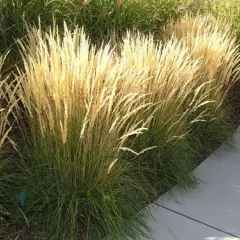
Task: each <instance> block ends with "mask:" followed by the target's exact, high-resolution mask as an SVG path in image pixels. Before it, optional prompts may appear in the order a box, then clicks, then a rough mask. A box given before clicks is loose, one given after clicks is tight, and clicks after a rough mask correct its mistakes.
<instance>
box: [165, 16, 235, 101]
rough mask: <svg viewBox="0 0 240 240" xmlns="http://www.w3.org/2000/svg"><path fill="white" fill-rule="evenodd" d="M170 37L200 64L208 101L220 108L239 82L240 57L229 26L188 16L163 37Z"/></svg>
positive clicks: (168, 27) (170, 27) (203, 17)
mask: <svg viewBox="0 0 240 240" xmlns="http://www.w3.org/2000/svg"><path fill="white" fill-rule="evenodd" d="M170 35H171V36H173V37H175V38H176V39H178V40H179V41H180V42H181V43H183V44H184V45H185V46H186V47H188V48H189V50H190V52H191V55H192V58H193V59H197V60H198V61H200V63H201V68H200V74H201V75H202V77H201V78H199V79H202V81H201V82H203V81H205V82H206V81H209V84H208V85H207V86H208V88H211V89H212V90H211V91H210V96H209V98H210V99H212V100H215V101H216V102H217V103H218V104H219V105H221V104H222V102H223V101H224V100H225V97H226V94H227V93H228V91H229V89H230V88H231V86H232V85H233V84H234V83H235V82H236V81H238V80H239V77H238V76H239V67H238V66H239V53H238V45H237V43H236V38H235V37H234V35H233V33H232V31H231V28H230V27H229V26H228V24H226V23H224V22H221V21H220V20H218V19H215V18H214V17H213V16H210V15H207V16H201V15H199V16H197V17H192V16H190V15H189V14H187V15H186V16H185V17H183V18H182V19H180V20H179V21H178V22H176V23H174V22H172V23H170V24H169V25H168V26H167V27H166V36H169V37H170Z"/></svg>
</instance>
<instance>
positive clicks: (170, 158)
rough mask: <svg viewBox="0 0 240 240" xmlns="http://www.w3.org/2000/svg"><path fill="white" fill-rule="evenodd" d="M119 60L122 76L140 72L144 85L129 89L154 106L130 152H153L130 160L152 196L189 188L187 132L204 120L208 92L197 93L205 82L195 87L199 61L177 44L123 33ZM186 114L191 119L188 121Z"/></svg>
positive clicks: (191, 162) (190, 152)
mask: <svg viewBox="0 0 240 240" xmlns="http://www.w3.org/2000/svg"><path fill="white" fill-rule="evenodd" d="M121 61H122V62H123V63H122V65H123V66H124V68H125V69H127V70H128V71H129V69H134V71H136V72H139V73H141V72H142V71H143V69H145V70H144V71H145V76H146V77H145V81H144V82H138V81H137V82H136V84H135V87H136V88H137V89H144V92H145V93H146V94H148V95H147V98H148V100H147V101H150V102H153V103H155V105H154V117H153V120H152V121H151V123H150V126H149V129H148V131H147V132H146V133H145V134H143V135H142V136H140V138H138V139H137V140H136V144H135V147H136V148H138V147H140V148H142V146H146V145H147V146H149V147H152V146H155V147H154V148H152V149H151V150H150V151H148V152H146V153H144V154H142V155H140V156H139V157H138V158H136V160H137V161H136V162H137V164H138V165H140V168H141V169H142V171H143V172H144V173H145V175H146V176H148V180H149V181H150V183H151V185H152V186H154V188H155V190H156V191H157V194H159V192H163V191H165V190H166V189H168V188H169V187H171V186H172V185H173V184H175V183H179V184H180V185H181V186H186V185H189V184H190V183H193V182H194V177H193V176H192V174H190V171H191V169H192V168H193V166H194V164H195V163H194V162H193V158H192V153H193V150H192V149H191V148H190V143H189V139H188V132H189V130H190V128H191V125H192V124H193V123H194V122H199V121H202V120H204V117H205V115H204V114H205V113H204V110H205V108H207V105H208V104H209V102H208V100H207V94H208V92H203V93H202V91H201V89H202V88H204V87H205V83H202V84H201V85H197V81H198V77H199V75H198V72H199V70H200V66H199V62H198V61H196V60H193V59H192V58H191V55H190V52H189V50H188V48H187V47H184V46H183V45H182V43H180V42H178V41H177V40H174V39H172V40H170V41H168V42H167V43H165V44H162V43H155V41H154V37H153V36H151V35H149V36H143V35H141V34H137V35H130V34H128V35H127V36H126V38H125V39H124V40H123V45H122V51H121ZM200 107H201V108H203V110H202V111H199V110H198V109H199V108H200ZM196 112H197V113H198V114H196ZM191 114H195V118H194V119H191V120H189V119H188V118H189V115H191Z"/></svg>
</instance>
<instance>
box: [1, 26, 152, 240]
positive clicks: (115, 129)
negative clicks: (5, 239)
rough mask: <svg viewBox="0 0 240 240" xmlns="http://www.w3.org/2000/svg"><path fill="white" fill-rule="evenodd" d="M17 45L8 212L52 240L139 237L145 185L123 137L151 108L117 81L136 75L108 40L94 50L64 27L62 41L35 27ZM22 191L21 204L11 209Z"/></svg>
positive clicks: (140, 128) (142, 125)
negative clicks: (19, 64) (14, 175)
mask: <svg viewBox="0 0 240 240" xmlns="http://www.w3.org/2000/svg"><path fill="white" fill-rule="evenodd" d="M22 49H23V58H24V66H25V70H24V71H25V73H24V74H20V76H19V77H18V78H17V81H18V83H19V85H20V86H19V91H18V92H17V94H16V97H17V98H19V99H20V102H21V104H22V106H20V105H17V106H16V108H15V110H16V113H15V115H16V116H17V119H16V121H17V123H18V127H19V128H20V129H19V131H20V135H21V139H20V140H19V141H18V142H17V144H18V147H19V156H18V157H17V159H16V162H17V163H18V164H17V166H16V168H17V169H18V172H19V179H18V181H16V182H14V183H13V185H12V186H11V189H7V190H6V192H7V191H9V192H10V191H11V192H12V194H11V196H9V194H6V195H5V196H3V197H5V198H6V199H4V200H5V203H6V204H7V205H8V210H9V211H10V212H11V213H12V214H13V215H14V216H15V217H16V218H17V219H18V220H20V221H21V220H22V221H25V222H26V224H27V225H29V226H33V227H34V226H35V225H34V224H35V223H36V224H38V226H41V228H43V229H44V231H45V233H46V236H47V237H53V238H54V239H79V238H80V239H81V237H83V239H102V238H103V237H104V236H105V235H109V237H110V239H115V238H117V233H118V234H122V239H123V238H124V237H126V236H131V237H132V238H133V239H137V233H141V227H142V226H145V224H144V221H143V218H142V216H141V215H140V214H137V212H138V211H139V209H141V208H142V207H143V203H146V201H147V191H148V190H146V187H144V186H145V181H144V178H143V177H142V176H140V172H139V170H138V168H137V167H135V166H134V165H133V164H132V163H131V162H130V161H129V162H128V161H126V160H125V159H123V156H125V155H126V153H127V152H129V153H131V154H132V153H134V151H133V150H132V149H131V147H132V143H131V141H133V142H134V140H135V138H137V137H138V135H141V134H143V132H145V131H146V130H147V126H148V123H149V121H150V119H151V118H152V116H151V114H150V115H149V116H146V115H145V116H143V117H144V118H142V115H141V114H139V112H141V113H144V112H145V111H149V108H151V105H152V104H151V103H149V102H146V103H145V102H143V99H145V93H142V92H141V91H140V90H138V91H135V92H127V91H125V90H126V88H125V90H124V91H122V90H121V88H120V87H119V86H120V85H123V84H120V82H121V81H123V80H124V79H125V80H126V81H128V80H129V81H132V82H133V81H134V79H131V78H136V74H135V73H133V74H131V73H129V74H128V73H127V72H126V71H125V69H123V68H121V65H120V63H119V62H118V61H116V59H115V56H114V54H113V52H112V51H111V50H110V47H109V46H102V48H101V49H99V50H96V49H95V48H94V46H91V45H90V43H89V40H88V39H87V37H86V36H85V34H84V32H83V30H79V29H78V28H76V29H75V31H74V32H71V31H69V30H68V29H67V27H66V26H65V33H64V36H63V38H61V37H60V36H59V34H58V28H57V27H56V28H55V29H53V30H50V31H48V32H47V33H42V32H41V31H40V30H36V29H33V30H32V31H31V32H30V33H29V37H28V44H22ZM139 77H140V78H141V76H139ZM20 102H19V104H20ZM21 109H24V111H22V110H21ZM129 139H131V141H130V140H129ZM123 153H124V154H123ZM134 154H135V155H136V154H138V153H134ZM131 157H132V155H131ZM131 157H129V158H131ZM21 191H24V194H25V196H26V201H25V203H24V205H22V206H21V207H19V206H17V204H18V203H16V198H15V196H16V195H19V194H20V193H21ZM145 227H146V226H145Z"/></svg>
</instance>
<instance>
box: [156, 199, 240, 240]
mask: <svg viewBox="0 0 240 240" xmlns="http://www.w3.org/2000/svg"><path fill="white" fill-rule="evenodd" d="M153 204H154V205H156V206H158V207H161V208H163V209H165V210H167V211H170V212H172V213H175V214H177V215H179V216H182V217H185V218H188V219H190V220H192V221H194V222H197V223H200V224H202V225H204V226H207V227H209V228H212V229H214V230H217V231H219V232H222V233H224V234H227V235H229V236H231V237H235V238H239V239H240V236H237V235H234V234H232V233H229V232H226V231H224V230H221V229H220V228H217V227H214V226H212V225H209V224H207V223H205V222H202V221H199V220H197V219H195V218H192V217H189V216H187V215H185V214H183V213H180V212H177V211H175V210H172V209H170V208H168V207H164V206H163V205H161V204H158V203H153Z"/></svg>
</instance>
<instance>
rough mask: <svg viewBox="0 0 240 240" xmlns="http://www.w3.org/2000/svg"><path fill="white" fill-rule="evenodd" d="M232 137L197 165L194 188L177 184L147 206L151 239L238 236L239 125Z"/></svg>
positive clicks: (225, 238) (200, 239) (233, 239)
mask: <svg viewBox="0 0 240 240" xmlns="http://www.w3.org/2000/svg"><path fill="white" fill-rule="evenodd" d="M235 140H236V144H235V148H236V149H235V150H233V149H229V148H227V147H226V146H225V145H222V146H221V147H220V148H219V149H218V150H217V151H216V152H215V153H214V154H212V155H211V156H210V157H208V158H207V159H206V160H205V161H204V162H203V163H202V164H201V165H200V166H199V167H197V169H196V170H195V174H196V176H197V177H198V178H199V180H200V184H199V185H198V186H197V187H196V188H194V189H190V190H188V191H185V190H182V189H178V188H177V186H176V187H174V188H173V189H172V191H170V192H169V193H166V194H165V195H163V196H161V197H160V198H159V199H158V200H157V201H156V202H155V203H153V204H151V205H150V206H149V209H150V211H151V213H152V215H153V217H154V219H153V220H150V221H149V225H150V227H151V229H152V237H151V239H152V240H236V239H240V127H239V128H238V129H237V130H236V134H235ZM144 239H145V238H143V240H144Z"/></svg>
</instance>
